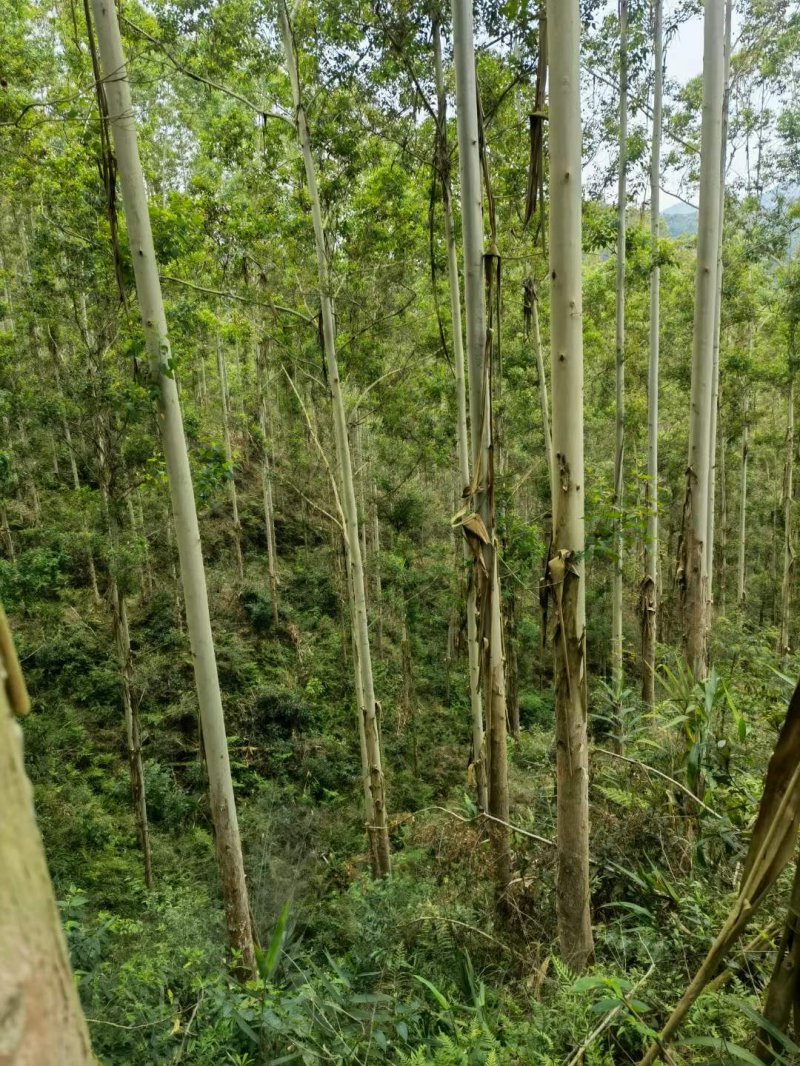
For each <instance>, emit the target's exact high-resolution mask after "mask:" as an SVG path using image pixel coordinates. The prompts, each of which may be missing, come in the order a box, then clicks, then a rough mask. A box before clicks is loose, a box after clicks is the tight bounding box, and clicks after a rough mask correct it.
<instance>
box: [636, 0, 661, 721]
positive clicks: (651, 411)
mask: <svg viewBox="0 0 800 1066" xmlns="http://www.w3.org/2000/svg"><path fill="white" fill-rule="evenodd" d="M653 16H654V22H655V25H654V27H653V36H654V40H655V57H654V62H655V72H654V73H655V82H654V88H653V142H652V151H651V156H650V245H651V255H652V262H651V267H650V360H649V364H648V368H647V482H646V489H645V508H646V511H647V532H646V534H645V544H644V578H643V580H642V586H641V592H640V609H641V624H642V699H643V700H644V702H645V703H646V704H647V706H648V707H653V706H654V705H655V701H656V636H657V631H658V608H659V597H658V387H659V385H658V379H659V356H660V338H661V307H660V303H661V267H660V265H659V258H658V237H659V223H660V218H661V208H660V199H661V121H662V118H661V116H662V106H663V95H664V92H663V90H664V5H663V0H655V5H654V10H653Z"/></svg>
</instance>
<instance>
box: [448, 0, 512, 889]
mask: <svg viewBox="0 0 800 1066" xmlns="http://www.w3.org/2000/svg"><path fill="white" fill-rule="evenodd" d="M453 52H454V58H455V65H456V120H457V126H458V147H459V153H458V154H459V170H460V176H461V215H462V227H463V231H464V238H463V240H464V305H465V309H466V316H467V356H468V359H469V407H470V436H471V448H472V480H471V483H470V487H469V494H470V500H469V509H470V510H471V513H470V514H469V515H466V516H464V518H463V520H462V528H463V530H464V533H465V536H466V538H467V540H468V542H469V545H470V550H471V553H472V557H473V568H472V576H471V582H472V584H473V585H474V586H475V596H476V603H477V611H478V625H477V627H476V628H477V633H476V636H477V639H478V644H479V648H480V649H481V650H482V657H483V661H482V666H481V675H482V679H483V703H484V718H485V722H486V732H487V741H488V743H487V751H486V754H487V775H486V776H487V794H488V812H489V814H491V815H492V816H493V818H496V819H499V821H496V822H492V823H491V825H492V829H491V837H492V843H493V847H494V856H495V876H496V879H497V887H498V891H499V893H500V898H501V899H502V898H503V897H504V895H505V891H506V889H507V887H508V884H509V881H510V880H511V842H510V838H509V831H508V828H507V825H506V824H504V823H507V822H508V814H509V810H508V747H507V741H506V677H505V659H504V655H503V622H502V615H501V608H500V575H499V572H498V550H497V541H496V536H495V499H494V492H495V486H494V447H493V441H492V381H491V376H492V375H491V368H490V366H489V360H488V358H487V347H488V346H487V331H486V314H485V307H484V257H483V210H482V196H481V166H480V152H479V143H480V133H479V129H478V93H477V84H476V77H475V46H474V41H473V28H472V0H453Z"/></svg>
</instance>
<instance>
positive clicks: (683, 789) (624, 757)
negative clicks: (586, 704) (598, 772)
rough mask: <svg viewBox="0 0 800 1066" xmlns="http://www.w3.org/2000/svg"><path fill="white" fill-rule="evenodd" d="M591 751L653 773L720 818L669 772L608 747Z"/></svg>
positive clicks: (720, 816) (718, 816)
mask: <svg viewBox="0 0 800 1066" xmlns="http://www.w3.org/2000/svg"><path fill="white" fill-rule="evenodd" d="M593 751H595V752H597V753H599V754H600V755H609V756H610V757H611V758H612V759H619V760H620V761H621V762H627V763H630V764H631V766H638V767H639V768H640V769H641V770H646V771H647V773H650V774H655V775H656V777H660V778H662V780H664V781H668V782H669V783H670V784H671V785H674V786H675V788H679V789H680V790H681V792H683V793H684V794H685V795H687V796H688V797H689V798H690V799H693V800H694V802H695V803H697V804H698V805H699V806H700V807H702V808H703V810H704V811H708V813H709V814H713V815H714V817H715V818H719V819H720V820H722V815H721V814H718V813H717V812H716V811H715V810H713V808H711V807H709V806H708V804H707V803H703V801H702V800H701V799H700V797H699V796H695V794H694V792H692V790H691V789H690V788H687V786H686V785H683V784H681V782H680V781H676V780H675V778H674V777H670V776H669V774H665V773H664V772H663V770H656V768H655V766H649V765H648V764H647V763H644V762H639V760H638V759H631V758H629V757H628V756H627V755H620V754H619V752H616V751H609V750H608V748H594V749H593Z"/></svg>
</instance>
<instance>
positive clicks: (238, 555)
mask: <svg viewBox="0 0 800 1066" xmlns="http://www.w3.org/2000/svg"><path fill="white" fill-rule="evenodd" d="M217 374H218V376H219V391H220V400H221V404H222V442H223V445H224V447H225V461H226V462H227V464H228V470H229V473H230V477H229V480H228V492H229V494H230V499H231V528H232V530H233V551H234V558H235V560H236V573H237V574H238V575H239V580H240V581H244V559H243V557H242V524H241V522H240V521H239V497H238V495H237V493H236V478H235V477H234V474H233V446H232V444H231V411H230V397H229V395H228V368H227V366H226V365H225V353H224V351H223V350H222V341H221V340H220V336H219V334H217Z"/></svg>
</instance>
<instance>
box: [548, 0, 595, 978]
mask: <svg viewBox="0 0 800 1066" xmlns="http://www.w3.org/2000/svg"><path fill="white" fill-rule="evenodd" d="M547 17H548V44H549V49H550V122H549V130H550V277H551V282H552V292H551V299H550V316H551V325H550V347H551V355H552V379H551V380H552V397H553V459H554V463H555V469H554V474H555V477H556V507H555V514H554V519H553V558H552V559H551V562H550V578H551V583H552V593H553V599H554V606H555V612H556V624H555V634H554V638H553V645H554V658H555V690H556V777H557V788H558V791H557V800H556V822H557V824H556V831H557V861H558V872H557V883H556V897H557V910H558V928H559V940H560V942H561V953H562V956H563V957H564V960H565V962H566V963H567V964H568V965H569V966H571V967H572V968H573V969H575V970H582V969H583V968H584V967H585V966H586V965H587V963H588V962H589V960H590V959H591V957H592V955H593V951H594V945H593V940H592V927H591V917H590V889H589V752H588V739H587V678H586V590H585V571H584V560H583V553H584V499H585V493H584V459H583V293H582V281H581V266H582V262H581V208H582V192H581V166H582V160H581V143H582V128H581V110H580V14H579V10H578V2H577V0H548V3H547Z"/></svg>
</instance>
